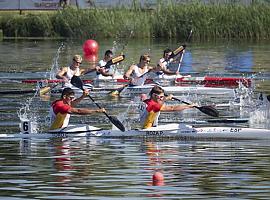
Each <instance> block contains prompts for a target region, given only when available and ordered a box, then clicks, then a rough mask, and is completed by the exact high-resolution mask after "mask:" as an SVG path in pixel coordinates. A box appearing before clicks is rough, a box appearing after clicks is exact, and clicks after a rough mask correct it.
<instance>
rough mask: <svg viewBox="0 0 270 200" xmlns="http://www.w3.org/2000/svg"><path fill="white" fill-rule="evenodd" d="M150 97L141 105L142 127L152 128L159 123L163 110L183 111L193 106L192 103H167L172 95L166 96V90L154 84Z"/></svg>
mask: <svg viewBox="0 0 270 200" xmlns="http://www.w3.org/2000/svg"><path fill="white" fill-rule="evenodd" d="M149 96H150V98H149V99H145V100H144V101H143V102H144V105H143V106H142V107H140V122H141V125H142V128H144V129H145V128H150V127H154V126H157V125H158V117H159V115H160V112H163V111H167V112H168V111H170V112H173V111H182V110H185V109H189V108H193V107H194V106H196V105H195V104H191V105H165V101H166V100H171V99H172V97H173V96H172V95H169V96H165V94H164V90H163V89H162V88H161V87H160V86H157V85H156V86H154V87H153V88H152V90H151V91H150V93H149Z"/></svg>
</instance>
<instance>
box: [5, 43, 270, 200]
mask: <svg viewBox="0 0 270 200" xmlns="http://www.w3.org/2000/svg"><path fill="white" fill-rule="evenodd" d="M98 42H99V45H100V54H99V58H100V59H101V58H102V57H103V53H104V51H105V50H106V49H110V48H114V51H115V53H116V54H118V53H120V52H121V51H124V53H125V55H126V60H125V61H124V62H123V63H122V64H121V65H119V66H118V68H119V69H118V70H120V71H121V70H122V71H123V70H124V69H125V68H127V67H128V65H129V64H131V63H135V62H138V60H139V55H140V54H142V53H144V52H150V53H151V55H152V61H154V62H155V61H156V60H157V59H158V58H159V57H160V56H161V54H162V50H163V49H165V48H166V47H168V46H169V47H172V48H176V47H177V45H176V42H177V41H148V40H145V41H132V40H130V41H121V43H123V44H122V45H121V44H119V45H115V43H114V41H113V40H102V41H98ZM118 42H119V41H118ZM82 43H83V42H82V41H43V40H36V41H33V40H19V41H13V40H5V41H3V42H1V43H0V47H1V48H0V89H1V91H4V90H13V89H20V88H22V89H24V90H26V89H27V90H28V89H33V88H35V87H36V85H31V84H22V83H21V80H23V79H37V78H50V71H51V70H52V69H55V68H58V67H59V66H63V65H67V64H69V63H70V62H71V60H72V56H73V55H74V54H78V53H79V54H82ZM178 43H179V42H178ZM269 52H270V47H269V42H263V43H250V42H242V43H241V42H239V43H237V42H219V43H204V44H201V43H196V42H193V43H192V44H190V45H189V46H188V47H187V53H186V57H185V58H184V60H183V66H182V67H181V71H182V73H183V74H190V73H191V74H192V75H204V74H210V75H226V74H227V75H230V76H244V77H251V76H252V77H255V79H256V83H255V86H256V89H255V93H256V95H257V94H258V92H259V91H262V92H264V93H266V94H269V92H270V81H269V72H270V64H269V63H270V62H269V59H270V58H269ZM57 55H59V59H55V58H56V57H57ZM154 62H153V63H154ZM82 67H87V63H85V62H84V63H83V65H82ZM89 76H91V75H89ZM240 92H241V91H240ZM249 95H250V96H252V95H254V96H256V95H255V94H252V92H251V93H249ZM58 97H59V95H57V94H56V95H53V96H51V97H47V98H40V97H39V96H34V94H33V93H29V94H4V95H1V96H0V99H1V101H0V112H1V115H0V119H1V120H0V133H15V132H19V122H20V118H19V116H18V112H19V110H20V109H21V115H20V116H26V117H27V118H31V117H32V119H33V120H36V121H37V122H38V123H39V127H38V128H39V130H42V129H43V128H44V127H43V126H44V123H45V118H46V116H47V114H48V108H49V104H50V102H51V101H52V100H53V99H55V98H58ZM181 98H182V99H183V100H186V98H187V99H188V100H194V99H195V100H198V101H199V102H200V103H204V102H211V103H214V104H221V103H228V102H227V97H216V98H210V99H209V97H207V96H203V97H201V96H197V95H194V94H189V95H187V96H181ZM95 99H96V101H97V102H99V103H100V104H102V105H103V106H104V107H106V109H107V110H108V112H109V113H110V114H112V115H117V116H119V117H122V118H124V119H125V120H126V122H127V123H128V126H131V125H134V124H132V123H136V118H137V114H138V113H137V112H136V111H135V108H136V106H131V104H133V103H137V100H136V99H130V98H120V99H119V98H111V97H105V96H98V97H95ZM225 100H226V101H225ZM243 101H247V102H248V104H249V105H251V106H250V107H252V108H250V107H249V108H245V107H243V108H242V110H240V111H241V112H239V108H238V107H234V106H233V105H232V106H230V107H224V108H223V107H222V106H220V107H219V108H218V109H219V110H220V113H221V115H222V116H223V117H240V116H243V117H245V116H249V115H250V110H254V109H255V105H257V104H258V102H257V100H255V99H254V98H252V99H249V98H246V99H241V98H239V102H242V103H243ZM29 102H30V103H29ZM82 105H83V107H90V108H95V105H94V104H93V103H91V102H90V101H89V100H88V99H85V100H84V101H83V102H82ZM267 109H268V111H269V107H268V108H267V107H265V105H263V106H262V107H261V108H260V109H257V110H255V113H254V115H252V117H253V118H252V123H253V124H236V126H250V125H252V126H255V127H266V128H270V127H269V121H268V123H265V122H267V121H265V120H264V119H265V118H266V119H267V118H268V120H269V112H266V110H267ZM127 110H129V114H128V116H127V115H126V111H127ZM30 111H31V112H30ZM25 112H26V114H25ZM24 114H25V115H24ZM262 116H263V117H262ZM208 118H209V117H208V116H206V115H204V114H202V113H201V112H199V111H198V112H190V111H185V112H182V113H173V114H172V113H165V114H163V115H162V116H161V121H162V122H178V121H181V120H186V121H190V122H192V123H193V120H195V119H196V120H206V119H208ZM72 122H74V123H90V124H92V125H95V126H98V127H102V128H110V127H111V124H110V123H109V121H108V119H107V118H106V117H104V116H101V115H92V116H73V117H72ZM216 126H218V124H216ZM269 149H270V148H269V142H268V141H230V142H221V141H207V140H205V141H159V140H153V141H151V140H120V139H119V140H118V139H107V140H105V139H101V138H91V139H89V138H83V139H77V140H76V139H73V140H72V139H63V140H60V139H54V140H12V141H10V140H9V141H7V140H1V141H0V160H1V164H0V173H1V178H0V199H157V198H160V199H269V195H270V192H269V191H270V190H269V185H270V179H269V177H270V171H269V167H268V166H269V164H270V161H269V156H270V152H269ZM156 171H160V172H162V173H163V175H164V181H163V182H161V183H160V186H153V184H152V175H153V174H154V172H156Z"/></svg>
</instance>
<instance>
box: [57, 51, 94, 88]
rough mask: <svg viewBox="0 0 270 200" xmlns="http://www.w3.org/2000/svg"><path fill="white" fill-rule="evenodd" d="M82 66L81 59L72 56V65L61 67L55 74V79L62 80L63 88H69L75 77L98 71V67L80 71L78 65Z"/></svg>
mask: <svg viewBox="0 0 270 200" xmlns="http://www.w3.org/2000/svg"><path fill="white" fill-rule="evenodd" d="M81 64H82V57H81V56H80V55H74V56H73V59H72V63H71V65H70V66H68V67H62V68H61V69H60V70H59V72H58V73H57V74H56V78H58V79H63V81H64V87H71V86H72V85H71V83H70V80H71V78H72V77H73V76H74V75H75V76H81V75H83V74H86V73H89V72H92V71H97V70H98V69H99V67H98V66H96V67H92V68H88V69H80V65H81Z"/></svg>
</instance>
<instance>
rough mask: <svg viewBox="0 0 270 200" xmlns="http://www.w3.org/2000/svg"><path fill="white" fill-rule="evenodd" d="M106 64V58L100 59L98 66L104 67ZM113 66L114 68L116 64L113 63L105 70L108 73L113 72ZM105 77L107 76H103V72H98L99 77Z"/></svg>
mask: <svg viewBox="0 0 270 200" xmlns="http://www.w3.org/2000/svg"><path fill="white" fill-rule="evenodd" d="M106 64H107V62H106V61H104V60H100V61H99V62H98V66H100V67H104V66H105V65H106ZM113 68H114V65H111V66H110V67H109V68H105V72H106V73H113ZM105 77H106V76H103V75H102V74H101V73H99V72H97V79H102V78H105Z"/></svg>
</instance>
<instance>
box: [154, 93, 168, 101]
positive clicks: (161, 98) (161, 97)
mask: <svg viewBox="0 0 270 200" xmlns="http://www.w3.org/2000/svg"><path fill="white" fill-rule="evenodd" d="M154 95H155V96H156V98H157V99H160V100H163V99H164V98H165V96H164V95H158V94H155V93H154Z"/></svg>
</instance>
